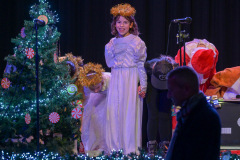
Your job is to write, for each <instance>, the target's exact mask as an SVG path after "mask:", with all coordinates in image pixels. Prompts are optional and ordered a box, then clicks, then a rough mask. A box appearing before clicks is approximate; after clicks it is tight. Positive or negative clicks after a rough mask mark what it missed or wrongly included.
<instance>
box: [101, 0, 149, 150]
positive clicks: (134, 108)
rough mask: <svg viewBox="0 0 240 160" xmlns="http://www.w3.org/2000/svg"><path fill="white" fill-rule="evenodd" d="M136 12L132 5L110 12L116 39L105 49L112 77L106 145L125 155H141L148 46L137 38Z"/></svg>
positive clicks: (121, 5) (115, 7)
mask: <svg viewBox="0 0 240 160" xmlns="http://www.w3.org/2000/svg"><path fill="white" fill-rule="evenodd" d="M135 12H136V10H135V9H134V8H133V7H131V5H130V4H119V5H116V6H114V7H113V8H112V9H111V14H112V15H113V22H112V24H111V29H112V34H113V35H114V36H115V38H112V39H111V40H110V42H109V43H108V44H106V46H105V59H106V63H107V65H108V67H110V68H111V76H112V77H111V81H110V85H109V93H108V97H107V120H106V142H107V147H108V151H111V150H121V149H123V153H124V154H129V153H131V152H133V153H137V154H139V151H138V147H141V144H142V137H141V133H142V107H143V101H142V98H144V97H145V92H146V89H147V75H146V72H145V69H144V62H145V60H146V57H147V54H146V46H145V43H144V42H143V41H142V40H141V38H139V37H138V34H139V32H138V26H137V23H136V22H135V19H134V15H135ZM139 82H140V86H138V83H139Z"/></svg>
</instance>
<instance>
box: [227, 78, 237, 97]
mask: <svg viewBox="0 0 240 160" xmlns="http://www.w3.org/2000/svg"><path fill="white" fill-rule="evenodd" d="M238 94H240V78H238V80H237V81H236V82H235V83H234V84H233V85H232V86H231V87H229V88H228V89H227V90H226V92H225V93H224V95H223V98H224V99H232V98H236V95H238Z"/></svg>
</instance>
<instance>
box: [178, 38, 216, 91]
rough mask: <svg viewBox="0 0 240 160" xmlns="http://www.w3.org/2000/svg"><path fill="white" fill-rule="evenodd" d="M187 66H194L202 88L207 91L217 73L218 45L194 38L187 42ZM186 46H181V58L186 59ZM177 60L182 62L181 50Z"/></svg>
mask: <svg viewBox="0 0 240 160" xmlns="http://www.w3.org/2000/svg"><path fill="white" fill-rule="evenodd" d="M185 46H186V47H185V52H186V54H185V61H186V66H189V67H192V68H193V69H194V70H195V71H196V72H197V75H198V78H199V83H200V88H199V89H200V90H202V91H203V92H205V91H206V90H207V88H208V87H209V85H210V81H211V79H212V77H213V76H214V74H215V73H216V63H217V60H218V54H219V53H218V50H217V49H216V47H215V46H214V45H213V44H212V43H210V42H208V41H207V40H205V39H203V40H200V39H194V40H193V41H190V42H187V43H186V44H185ZM183 53H184V47H182V48H181V56H182V57H181V59H182V63H181V65H182V64H183V61H184V54H183ZM175 61H176V62H177V63H179V64H180V50H178V53H177V55H176V56H175Z"/></svg>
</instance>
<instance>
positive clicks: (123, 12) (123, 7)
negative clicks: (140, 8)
mask: <svg viewBox="0 0 240 160" xmlns="http://www.w3.org/2000/svg"><path fill="white" fill-rule="evenodd" d="M110 13H111V14H112V15H113V16H114V17H116V16H119V15H120V16H124V17H130V16H134V15H135V13H136V10H135V8H134V7H132V6H131V5H130V4H128V3H125V4H123V3H121V4H118V5H116V6H114V7H112V8H111V10H110Z"/></svg>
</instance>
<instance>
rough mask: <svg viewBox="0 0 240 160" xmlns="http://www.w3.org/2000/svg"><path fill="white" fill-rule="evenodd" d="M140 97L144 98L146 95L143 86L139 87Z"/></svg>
mask: <svg viewBox="0 0 240 160" xmlns="http://www.w3.org/2000/svg"><path fill="white" fill-rule="evenodd" d="M138 95H139V96H141V97H142V98H144V97H145V95H146V93H145V92H141V86H138Z"/></svg>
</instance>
